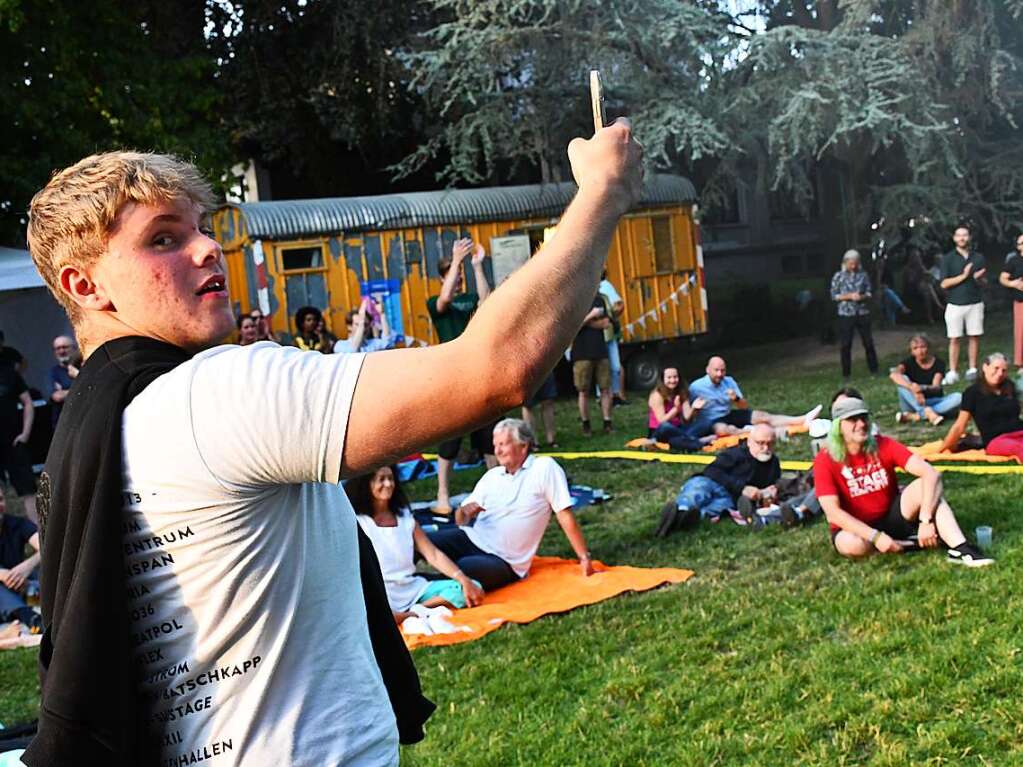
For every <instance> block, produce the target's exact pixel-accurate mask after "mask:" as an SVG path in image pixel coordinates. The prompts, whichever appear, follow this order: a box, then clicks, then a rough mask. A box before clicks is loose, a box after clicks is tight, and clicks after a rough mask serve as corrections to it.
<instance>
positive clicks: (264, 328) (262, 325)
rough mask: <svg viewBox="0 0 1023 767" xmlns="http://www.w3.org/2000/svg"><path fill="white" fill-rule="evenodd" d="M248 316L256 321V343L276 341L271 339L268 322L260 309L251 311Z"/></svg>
mask: <svg viewBox="0 0 1023 767" xmlns="http://www.w3.org/2000/svg"><path fill="white" fill-rule="evenodd" d="M249 316H250V317H251V318H252V319H254V320H255V321H256V340H257V341H274V342H276V341H277V339H276V338H274V337H273V334H272V333H271V332H270V322H269V320H267V318H266V315H264V314H263V312H262V311H261V310H260V309H253V310H252V311H251V312H249Z"/></svg>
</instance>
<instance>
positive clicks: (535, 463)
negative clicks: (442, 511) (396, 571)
mask: <svg viewBox="0 0 1023 767" xmlns="http://www.w3.org/2000/svg"><path fill="white" fill-rule="evenodd" d="M534 447H536V437H535V436H534V435H533V432H532V430H531V429H530V428H529V427H528V426H527V425H526V422H525V421H522V420H519V419H518V418H505V419H504V420H503V421H499V422H498V423H497V425H496V426H494V455H495V456H497V462H498V463H499V464H500V465H499V466H495V467H494V468H493V469H491V470H490V471H488V472H487V473H486V474H484V475H483V476H482V477H480V481H479V482H477V483H476V487H474V488H473V491H472V493H470V494H469V497H468V498H466V499H465V501H463V502H462V505H461V506H459V507H458V509H457V510H456V511H455V521H456V522H457V523H458V525H459V526H458V527H447V528H444V527H442V528H441V529H440V530H437V531H436V532H433V533H430V534H429V535H430V540H431V541H433V543H434V545H435V546H436V547H437V548H438V549H440V550H441V551H443V552H444V553H445V554H447V555H448V556H449V557H450V558H451V559H452V560H454V562H455V563H456V564H457V565H458V567H459V568H461V569H462V570H464V571H465V572H466V573H468V574H469V577H471V578H473V579H475V580H476V581H478V582H480V583H482V584H483V588H485V589H486V590H487V591H491V590H493V589H496V588H498V587H499V586H504V585H506V584H509V583H514V582H515V581H517V580H519V579H520V578H525V577H526V576H527V575H528V574H529V568H530V566H531V565H532V564H533V557H534V556H535V555H536V550H537V549H538V548H539V547H540V539H541V538H543V534H544V531H545V530H546V529H547V522H548V521H550V518H551V512H552V511H553V512H556V517H557V520H558V524H559V525H561V529H562V531H563V532H564V533H565V537H566V538H567V539H568V542H569V544H571V546H572V550H573V551H575V554H576V556H577V557H579V566H580V568H581V569H582V574H583V575H584V576H590V575H593V573H594V569H593V562H592V560H591V559H590V552H589V551H588V550H587V549H586V539H585V538H584V537H583V532H582V530H580V529H579V523H578V522H577V521H576V518H575V515H574V514H573V513H572V506H573V505H574V503H575V501H574V499H573V498H572V494H571V493H570V492H569V489H568V479H567V478H566V477H565V471H564V469H562V468H561V467H560V466H559V465H558V464H557V462H556V461H555V460H554V459H553V458H551V457H550V456H546V455H533V448H534Z"/></svg>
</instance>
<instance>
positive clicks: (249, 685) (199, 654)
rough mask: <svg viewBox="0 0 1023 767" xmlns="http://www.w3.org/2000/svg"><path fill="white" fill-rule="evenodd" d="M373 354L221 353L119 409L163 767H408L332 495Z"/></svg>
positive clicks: (136, 627)
mask: <svg viewBox="0 0 1023 767" xmlns="http://www.w3.org/2000/svg"><path fill="white" fill-rule="evenodd" d="M362 361H363V355H344V356H329V355H328V356H324V355H322V354H305V353H303V352H302V351H300V350H298V349H295V348H292V347H281V346H278V345H277V344H274V343H269V342H264V343H257V344H253V345H251V346H245V347H239V346H219V347H216V348H214V349H210V350H208V351H205V352H203V353H201V354H198V355H196V356H195V357H194V358H193V359H192V360H190V361H189V362H186V363H184V364H182V365H180V366H178V367H177V368H175V369H174V370H173V371H171V372H170V373H167V374H165V375H163V376H161V377H160V378H158V379H157V380H155V381H154V382H153V383H152V384H150V385H149V386H148V387H147V388H146V389H145V390H144V391H143V392H142V393H141V394H139V395H138V396H137V397H136V398H135V400H134V401H133V402H132V403H131V405H129V406H128V408H127V409H126V410H125V412H124V420H123V435H124V494H125V503H126V507H125V512H124V513H125V516H124V555H125V574H126V578H127V586H128V595H129V601H130V604H129V607H130V609H131V620H132V630H133V632H134V636H133V638H134V643H135V645H136V653H137V654H136V658H135V662H136V663H137V664H138V666H139V668H140V670H141V671H142V672H143V674H142V676H143V678H144V681H143V682H142V683H141V685H140V690H141V694H142V695H141V696H142V698H143V700H146V701H148V705H149V706H150V712H149V719H150V721H151V722H152V728H153V729H152V737H153V738H154V739H155V742H156V743H159V744H161V746H162V751H161V760H160V765H161V767H163V766H164V765H168V766H169V765H185V764H197V763H202V764H203V765H205V764H206V763H209V764H210V766H211V767H227V766H228V765H246V766H248V765H309V767H322V766H323V765H340V764H345V765H353V764H354V765H374V766H375V765H381V764H397V763H398V736H397V727H396V724H395V720H394V714H393V712H392V710H391V706H390V702H389V700H388V697H387V692H386V690H385V688H384V686H383V681H382V679H381V677H380V670H379V668H378V667H377V664H376V661H375V659H374V655H373V648H372V646H371V644H370V639H369V633H368V629H367V625H366V609H365V605H364V600H363V595H362V587H361V579H360V575H359V561H358V542H357V537H356V536H357V529H358V528H357V527H356V523H355V513H354V511H353V510H352V506H351V504H350V503H349V502H348V498H347V497H346V496H345V494H344V491H343V490H342V489H341V488H340V487H339V486H338V484H337V483H338V481H339V474H340V469H341V452H342V448H343V445H344V437H345V429H346V427H347V424H348V413H349V408H350V407H351V402H352V395H353V392H354V390H355V383H356V381H357V380H358V376H359V370H360V368H361V366H362Z"/></svg>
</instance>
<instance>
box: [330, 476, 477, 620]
mask: <svg viewBox="0 0 1023 767" xmlns="http://www.w3.org/2000/svg"><path fill="white" fill-rule="evenodd" d="M345 492H346V493H348V498H349V500H350V501H351V502H352V507H353V508H354V509H355V513H356V515H357V516H356V520H357V521H358V523H359V526H360V527H361V528H362V531H363V532H364V533H366V536H367V537H368V538H369V539H370V541H372V543H373V550H374V551H376V554H377V559H379V560H380V572H381V573H382V574H383V576H384V586H385V587H386V589H387V601H388V602H389V603H390V605H391V610H393V611H394V620H395V621H396V622H397V623H398V624H399V625H400V624H401V623H403V622H404V621H405V619H406V618H408V617H409V616H411V615H413V613H412V612H411V609H412V606H413V605H423V606H425V607H454V608H456V609H459V608H462V607H465V606H466V605H469V606H471V607H475V606H476V605H478V604H479V603H480V602H482V601H483V589H482V588H481V587H480V584H479V583H477V582H476V581H474V580H472V579H470V578H469V577H468V576H467V575H466V574H465V573H463V572H462V571H461V570H459V569H458V566H457V565H456V564H455V563H454V562H452V561H451V560H450V559H448V558H447V556H445V555H444V552H442V551H441V550H440V549H438V548H437V547H436V546H434V545H433V543H431V542H430V539H429V538H428V537H427V536H426V533H424V532H423V528H421V527H420V526H419V523H418V522H416V519H415V517H413V516H412V512H411V510H410V509H409V504H408V498H407V497H406V496H405V491H404V490H402V489H401V484H400V483H399V482H398V473H397V472H396V471H395V469H394V467H392V466H383V467H381V468H379V469H377V470H376V471H375V472H373V473H372V474H363V475H362V476H359V477H356V478H355V479H352V480H351V481H349V482H346V483H345ZM416 552H419V554H420V555H421V556H422V557H423V559H425V560H426V561H427V562H429V563H430V564H431V565H432V566H433V567H434V568H435V569H436V570H437V571H438V572H440V573H441V574H443V575H446V576H448V577H447V579H445V580H438V581H430V580H427V579H426V578H424V577H423V576H421V575H417V574H416V562H415V558H416Z"/></svg>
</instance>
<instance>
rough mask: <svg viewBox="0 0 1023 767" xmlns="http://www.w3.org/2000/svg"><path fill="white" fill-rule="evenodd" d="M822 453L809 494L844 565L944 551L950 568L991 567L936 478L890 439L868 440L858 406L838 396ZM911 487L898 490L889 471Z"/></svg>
mask: <svg viewBox="0 0 1023 767" xmlns="http://www.w3.org/2000/svg"><path fill="white" fill-rule="evenodd" d="M831 421H832V423H831V432H830V434H829V435H828V442H827V446H826V447H825V448H824V449H823V450H821V451H820V452H819V453H817V457H816V458H815V459H814V462H813V476H814V487H815V490H816V493H817V497H818V499H819V500H820V504H821V506H822V507H823V508H824V514H825V516H827V519H828V522H829V523H830V526H831V541H832V543H833V544H834V546H835V550H836V551H837V552H838V553H839V554H841V555H842V556H843V557H850V558H858V557H864V556H866V555H868V554H871V553H873V552H874V551H875V550H877V551H880V552H881V553H882V554H897V553H899V552H901V551H903V550H905V549H907V548H917V547H920V548H934V547H936V546H937V545H938V543H939V541H940V542H941V543H942V544H944V545H945V546H947V547H948V559H949V561H950V562H958V563H960V564H963V565H966V566H967V567H981V566H983V565H989V564H991V563H992V562H993V561H994V560H993V559H991V558H990V557H986V556H984V555H983V554H982V553H981V552H980V551H979V550H978V549H977V548H976V547H974V546H973V545H972V544H970V543H969V542H968V541H967V540H966V537H965V536H964V535H963V533H962V530H960V529H959V524H958V523H957V522H956V518H955V514H953V513H952V509H951V507H950V506H949V505H948V501H946V500H945V498H944V496H943V495H942V486H941V475H940V474H939V473H938V471H937V470H936V469H935V468H934V467H933V466H931V465H930V464H929V463H927V461H925V460H924V459H923V458H921V457H920V456H918V455H913V454H912V453H911V452H909V449H908V448H907V447H906V446H905V445H903V444H902V443H900V442H897V441H896V440H894V439H890V438H888V437H884V436H881V435H878V436H877V437H874V436H873V435H871V433H870V411H869V410H868V409H867V405H866V403H865V402H864V401H863V400H862V399H858V398H856V397H846V396H842V397H839V398H837V399H836V400H835V401H834V403H833V404H832V405H831ZM896 467H899V468H902V469H905V470H906V471H907V472H909V473H910V474H912V475H914V476H915V477H916V479H914V480H913V481H912V482H910V483H909V485H907V486H906V487H905V488H903V489H900V488H899V485H898V482H897V481H896V479H895V468H896Z"/></svg>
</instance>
